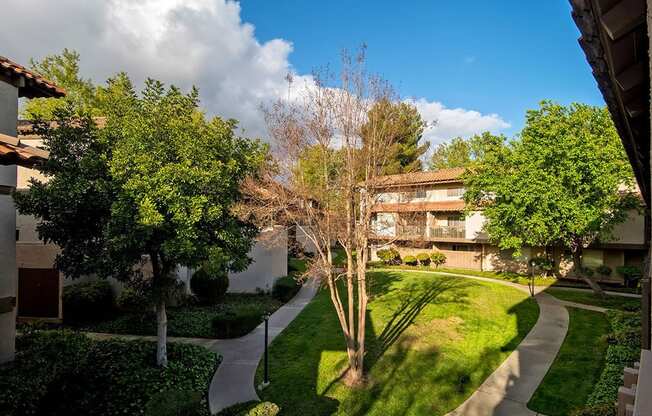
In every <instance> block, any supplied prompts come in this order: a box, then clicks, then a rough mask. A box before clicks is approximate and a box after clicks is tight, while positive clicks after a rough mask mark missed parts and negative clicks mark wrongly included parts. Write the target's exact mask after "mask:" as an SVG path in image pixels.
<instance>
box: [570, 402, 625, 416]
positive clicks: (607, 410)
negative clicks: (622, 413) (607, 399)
mask: <svg viewBox="0 0 652 416" xmlns="http://www.w3.org/2000/svg"><path fill="white" fill-rule="evenodd" d="M572 416H616V406H615V405H614V404H613V403H604V404H599V405H595V406H587V407H585V408H583V409H580V410H576V411H575V412H573V415H572Z"/></svg>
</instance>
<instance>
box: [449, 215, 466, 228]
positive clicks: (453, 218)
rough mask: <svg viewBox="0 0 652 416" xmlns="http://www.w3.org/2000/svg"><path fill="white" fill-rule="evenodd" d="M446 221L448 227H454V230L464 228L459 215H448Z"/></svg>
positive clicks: (462, 220)
mask: <svg viewBox="0 0 652 416" xmlns="http://www.w3.org/2000/svg"><path fill="white" fill-rule="evenodd" d="M447 221H448V226H449V227H455V228H463V227H464V218H462V216H461V215H449V216H448V218H447Z"/></svg>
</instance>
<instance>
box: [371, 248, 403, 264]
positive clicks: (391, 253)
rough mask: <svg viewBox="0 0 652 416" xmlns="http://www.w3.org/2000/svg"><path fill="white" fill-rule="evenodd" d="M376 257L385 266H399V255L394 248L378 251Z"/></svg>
mask: <svg viewBox="0 0 652 416" xmlns="http://www.w3.org/2000/svg"><path fill="white" fill-rule="evenodd" d="M376 255H377V256H378V258H379V259H380V260H382V261H383V263H385V264H394V265H396V264H401V254H400V253H399V252H398V250H396V249H395V248H386V249H382V250H378V252H376Z"/></svg>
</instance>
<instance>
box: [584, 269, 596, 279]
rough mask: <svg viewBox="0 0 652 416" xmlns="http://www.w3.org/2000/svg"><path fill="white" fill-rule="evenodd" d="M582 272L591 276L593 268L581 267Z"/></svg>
mask: <svg viewBox="0 0 652 416" xmlns="http://www.w3.org/2000/svg"><path fill="white" fill-rule="evenodd" d="M582 274H583V275H584V276H586V277H593V274H594V272H593V269H592V268H590V267H582Z"/></svg>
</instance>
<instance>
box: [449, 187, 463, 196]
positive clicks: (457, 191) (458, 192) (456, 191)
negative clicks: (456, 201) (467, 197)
mask: <svg viewBox="0 0 652 416" xmlns="http://www.w3.org/2000/svg"><path fill="white" fill-rule="evenodd" d="M446 196H447V197H449V198H461V197H462V196H464V188H448V189H446Z"/></svg>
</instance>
